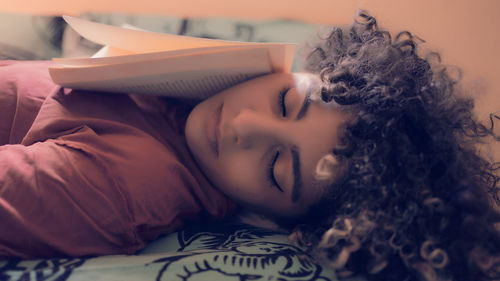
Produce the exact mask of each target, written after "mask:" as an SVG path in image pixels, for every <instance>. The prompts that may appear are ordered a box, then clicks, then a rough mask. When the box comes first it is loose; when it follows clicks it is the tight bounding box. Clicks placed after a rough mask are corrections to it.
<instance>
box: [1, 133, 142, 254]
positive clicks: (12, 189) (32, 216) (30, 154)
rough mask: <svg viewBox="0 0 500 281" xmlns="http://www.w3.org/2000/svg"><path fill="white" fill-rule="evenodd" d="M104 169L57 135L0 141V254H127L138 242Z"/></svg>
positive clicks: (117, 192) (120, 198)
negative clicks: (30, 142)
mask: <svg viewBox="0 0 500 281" xmlns="http://www.w3.org/2000/svg"><path fill="white" fill-rule="evenodd" d="M81 130H85V128H82V129H81ZM75 133H81V131H80V132H75ZM106 174H107V171H106V167H104V166H103V165H101V163H100V161H99V159H96V158H95V157H93V156H92V155H90V154H88V153H87V152H86V151H84V150H82V149H78V148H75V147H71V146H68V145H67V144H65V143H64V142H61V141H59V140H57V139H56V140H47V141H44V142H37V143H35V144H33V145H30V146H23V145H4V146H1V147H0V221H1V222H2V227H0V256H7V257H12V256H17V257H23V258H30V257H50V256H58V255H70V256H82V255H87V254H92V253H98V254H103V253H106V254H113V253H133V252H135V251H136V250H138V249H139V248H140V247H142V246H143V245H140V244H139V242H138V240H137V239H136V237H134V235H135V234H134V231H133V230H132V228H131V226H129V225H128V222H129V221H130V218H127V215H129V214H128V213H127V212H126V211H125V210H126V208H127V206H126V205H125V203H124V202H125V200H123V198H122V197H123V194H121V193H120V191H119V189H118V188H116V183H114V182H113V179H112V178H111V177H109V176H107V175H106ZM120 202H123V203H120Z"/></svg>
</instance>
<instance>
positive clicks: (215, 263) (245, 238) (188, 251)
mask: <svg viewBox="0 0 500 281" xmlns="http://www.w3.org/2000/svg"><path fill="white" fill-rule="evenodd" d="M0 280H37V281H41V280H57V281H75V280H111V281H114V280H117V281H118V280H119V281H127V280H144V281H146V280H169V281H170V280H172V281H175V280H183V281H196V280H204V281H210V280H214V281H226V280H228V281H229V280H239V281H244V280H255V281H257V280H262V281H264V280H266V281H279V280H291V281H292V280H294V281H298V280H301V281H302V280H303V281H306V280H311V281H313V280H318V281H319V280H321V281H335V280H337V279H336V277H335V273H334V272H333V271H332V270H331V269H329V268H328V267H326V266H322V265H321V264H319V263H318V262H315V261H314V259H313V258H312V257H311V256H310V255H308V254H307V253H306V252H304V251H303V250H301V249H300V248H298V247H295V246H293V245H291V244H290V243H288V242H287V238H286V235H284V234H281V233H277V232H273V231H269V230H266V229H262V228H256V227H253V226H249V225H244V224H239V223H221V224H214V225H199V226H196V227H191V228H187V229H184V230H182V231H179V232H177V233H173V234H170V235H167V236H165V237H163V238H161V239H159V240H157V241H155V242H153V243H152V244H150V245H149V246H148V247H147V248H145V249H144V250H142V251H141V252H139V253H138V254H137V255H129V256H127V255H114V256H100V257H83V258H54V259H45V260H6V261H0Z"/></svg>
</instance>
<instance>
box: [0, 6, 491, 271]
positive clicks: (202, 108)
mask: <svg viewBox="0 0 500 281" xmlns="http://www.w3.org/2000/svg"><path fill="white" fill-rule="evenodd" d="M415 48H416V42H415V40H414V38H413V37H412V35H411V34H410V33H408V32H403V33H400V34H399V35H398V36H396V37H395V38H394V39H392V38H391V36H390V34H389V33H388V32H385V31H381V30H379V29H378V27H377V24H376V22H375V19H374V18H372V17H370V16H369V15H367V14H365V13H360V15H359V17H358V21H356V22H355V23H354V24H353V26H352V27H351V29H349V30H342V29H338V28H337V29H334V30H333V31H332V32H331V34H330V35H329V36H328V37H327V38H326V39H324V41H323V42H322V44H320V45H319V46H317V48H316V49H314V51H313V52H312V53H311V54H310V56H309V57H308V62H309V63H308V69H307V71H308V73H297V74H283V73H281V74H271V75H267V76H264V77H259V78H256V79H254V80H251V81H248V82H245V83H242V84H240V85H237V86H235V87H233V88H230V89H228V90H226V91H223V92H221V93H219V94H217V95H215V96H213V97H211V98H209V99H207V100H204V101H202V102H200V103H199V104H197V105H196V106H195V107H194V108H193V109H191V108H190V107H188V106H187V107H184V106H182V105H179V101H174V100H169V101H166V102H165V103H164V106H165V108H163V109H154V108H152V107H151V106H150V104H148V103H147V102H146V101H145V100H144V99H143V98H138V97H135V96H133V95H131V96H129V95H111V94H105V93H91V92H82V91H71V90H67V89H60V88H55V89H52V88H54V85H53V84H52V83H51V81H50V79H49V78H48V76H47V74H46V68H47V64H46V63H8V65H6V66H4V67H2V68H0V71H2V74H1V77H2V81H1V84H2V85H0V89H2V91H3V92H2V95H1V98H2V99H3V101H2V102H1V103H0V104H1V106H2V107H3V108H2V110H1V111H0V112H1V113H0V114H2V115H3V118H2V119H1V120H2V122H1V126H2V127H1V128H2V130H1V131H0V134H1V135H0V136H1V137H2V140H3V142H2V144H4V145H3V146H1V147H0V218H1V220H2V225H3V226H7V227H2V228H0V255H1V256H20V257H33V256H53V255H75V256H78V255H87V254H112V253H133V252H135V251H136V250H138V249H140V248H142V247H143V246H144V245H145V244H146V243H147V242H148V241H150V240H152V239H155V238H156V237H158V236H159V235H161V234H164V233H168V232H172V231H175V230H177V229H179V228H181V227H183V226H184V225H185V224H186V223H191V222H195V221H197V220H200V219H207V218H209V219H213V220H217V219H222V218H225V217H228V216H229V215H230V214H233V213H235V212H236V211H239V212H240V213H243V214H244V216H246V217H251V216H256V217H262V216H264V217H266V218H267V219H268V220H270V221H273V222H275V223H277V224H278V225H280V226H281V227H283V228H288V229H294V230H295V231H294V233H293V235H292V237H293V238H294V240H296V242H297V243H298V244H299V245H301V246H303V247H305V248H307V249H309V250H310V251H311V252H313V253H314V254H316V256H318V257H319V258H320V259H322V260H323V261H325V262H328V263H329V264H330V265H331V266H332V267H334V268H336V269H337V270H338V272H339V277H340V278H349V277H351V276H355V275H362V276H365V277H366V278H367V279H368V280H450V279H451V280H495V279H498V278H499V277H500V275H498V269H497V263H498V259H497V256H498V254H499V251H500V240H499V238H500V237H499V235H498V232H497V230H496V229H495V227H494V224H495V223H496V222H498V220H499V216H498V214H497V212H496V211H495V209H494V208H495V206H496V204H497V201H498V199H497V197H496V193H497V189H498V175H496V174H495V172H496V171H495V167H496V166H494V165H492V164H490V163H488V162H487V161H486V160H484V159H483V158H482V157H481V156H480V155H479V154H478V152H477V151H476V148H475V147H474V145H475V144H476V143H477V142H478V141H479V139H480V138H481V137H485V136H488V135H492V134H493V125H491V126H484V125H482V124H480V123H478V122H476V121H475V120H474V118H473V114H472V107H473V103H472V101H471V100H470V99H467V98H463V97H461V95H459V93H458V90H457V88H456V81H454V80H453V79H451V78H450V77H449V75H448V74H447V72H446V70H445V69H439V68H438V67H439V65H438V64H437V66H433V67H431V62H432V59H433V58H434V59H435V60H438V56H437V55H433V56H430V59H429V60H425V59H422V58H420V57H419V56H418V55H417V54H416V53H415ZM35 77H36V79H35ZM49 92H51V93H50V94H48V93H49Z"/></svg>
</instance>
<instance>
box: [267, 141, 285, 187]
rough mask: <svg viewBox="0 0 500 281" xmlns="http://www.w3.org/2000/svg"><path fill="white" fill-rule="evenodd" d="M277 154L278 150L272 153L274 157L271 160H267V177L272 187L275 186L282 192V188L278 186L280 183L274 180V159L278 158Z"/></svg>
mask: <svg viewBox="0 0 500 281" xmlns="http://www.w3.org/2000/svg"><path fill="white" fill-rule="evenodd" d="M279 155H280V152H279V150H278V151H276V153H275V154H274V157H273V158H272V159H271V162H269V165H268V167H267V179H268V181H269V183H270V184H271V185H272V186H273V187H275V188H277V189H278V190H279V191H281V192H283V189H282V188H281V187H280V185H279V184H278V181H277V180H276V177H275V176H274V166H275V165H276V161H277V160H278V157H279Z"/></svg>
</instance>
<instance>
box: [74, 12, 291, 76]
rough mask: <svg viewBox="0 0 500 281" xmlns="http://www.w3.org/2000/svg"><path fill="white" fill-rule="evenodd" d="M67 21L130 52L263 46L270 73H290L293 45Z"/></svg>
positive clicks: (84, 33)
mask: <svg viewBox="0 0 500 281" xmlns="http://www.w3.org/2000/svg"><path fill="white" fill-rule="evenodd" d="M64 19H65V20H66V22H67V23H68V24H69V25H70V26H71V27H72V28H73V29H74V30H75V31H76V32H77V33H79V34H80V35H81V36H83V37H84V38H86V39H88V40H90V41H93V42H95V43H98V44H101V45H109V46H111V47H116V48H119V49H121V50H125V51H129V52H132V53H137V54H143V53H154V52H166V51H176V50H177V51H178V50H181V49H196V48H208V47H213V48H217V47H218V48H224V47H228V46H247V47H255V46H265V47H266V48H267V49H268V52H269V58H270V60H271V65H272V69H273V72H289V71H290V68H291V66H292V62H293V57H294V55H295V48H296V46H295V44H284V43H252V42H234V41H224V40H214V39H205V38H195V37H189V36H180V35H173V34H164V33H156V32H149V31H143V30H135V29H129V28H122V27H118V26H112V25H106V24H101V23H97V22H91V21H87V20H83V19H79V18H74V17H70V16H64Z"/></svg>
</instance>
